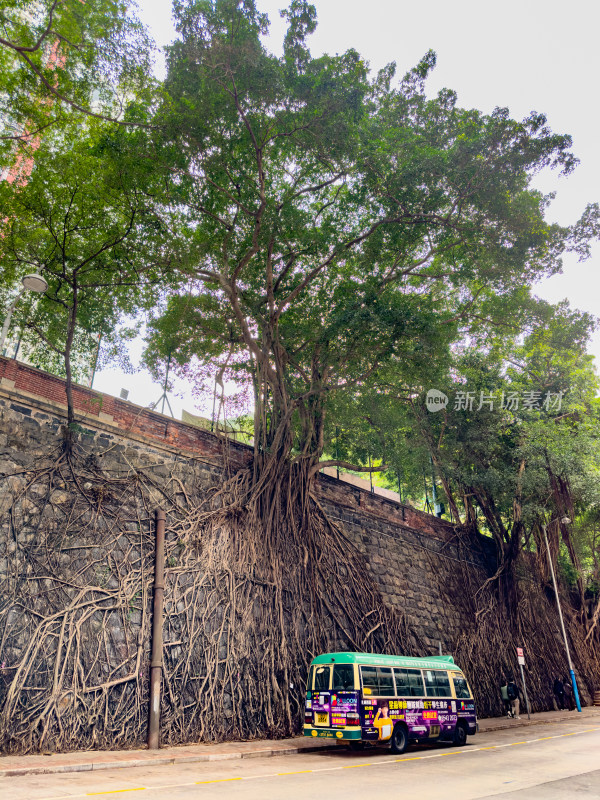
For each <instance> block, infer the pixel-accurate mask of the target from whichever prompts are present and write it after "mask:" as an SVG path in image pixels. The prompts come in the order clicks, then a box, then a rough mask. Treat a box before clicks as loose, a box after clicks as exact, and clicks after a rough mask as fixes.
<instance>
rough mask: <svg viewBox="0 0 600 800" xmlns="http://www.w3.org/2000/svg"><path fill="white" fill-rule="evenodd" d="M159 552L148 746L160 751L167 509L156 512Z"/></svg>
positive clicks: (153, 611) (155, 574) (155, 569)
mask: <svg viewBox="0 0 600 800" xmlns="http://www.w3.org/2000/svg"><path fill="white" fill-rule="evenodd" d="M155 515H156V553H155V559H154V600H153V606H152V656H151V660H150V719H149V722H148V749H149V750H158V739H159V733H160V689H161V683H162V663H163V657H162V656H163V653H162V651H163V604H164V595H165V520H166V516H165V512H164V511H163V510H162V508H157V509H156V512H155Z"/></svg>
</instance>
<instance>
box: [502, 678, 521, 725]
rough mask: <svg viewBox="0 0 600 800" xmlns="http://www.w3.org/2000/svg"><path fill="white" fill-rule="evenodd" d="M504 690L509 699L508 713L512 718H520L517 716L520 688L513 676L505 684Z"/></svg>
mask: <svg viewBox="0 0 600 800" xmlns="http://www.w3.org/2000/svg"><path fill="white" fill-rule="evenodd" d="M506 692H507V694H508V699H509V701H510V714H509V716H511V717H513V719H521V717H520V716H519V706H520V694H521V690H520V689H519V687H518V686H517V684H516V683H515V681H514V678H509V679H508V683H507V684H506Z"/></svg>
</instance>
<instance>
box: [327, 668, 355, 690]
mask: <svg viewBox="0 0 600 800" xmlns="http://www.w3.org/2000/svg"><path fill="white" fill-rule="evenodd" d="M349 689H354V666H353V665H352V664H334V666H333V687H332V691H334V692H343V691H347V690H349Z"/></svg>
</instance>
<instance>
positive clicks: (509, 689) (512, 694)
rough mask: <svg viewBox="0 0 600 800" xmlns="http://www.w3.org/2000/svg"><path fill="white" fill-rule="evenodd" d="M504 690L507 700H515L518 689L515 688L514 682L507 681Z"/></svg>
mask: <svg viewBox="0 0 600 800" xmlns="http://www.w3.org/2000/svg"><path fill="white" fill-rule="evenodd" d="M506 691H507V694H508V699H509V700H516V699H517V697H518V696H519V690H518V689H517V687H516V686H515V684H514V683H509V684H508V686H507V687H506Z"/></svg>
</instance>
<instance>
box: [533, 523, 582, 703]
mask: <svg viewBox="0 0 600 800" xmlns="http://www.w3.org/2000/svg"><path fill="white" fill-rule="evenodd" d="M561 522H562V523H563V524H565V525H568V524H569V522H571V520H570V519H569V518H568V517H564V518H563V519H561ZM542 530H543V531H544V541H545V542H546V552H547V553H548V563H549V564H550V574H551V575H552V584H553V586H554V596H555V597H556V607H557V608H558V616H559V618H560V627H561V629H562V635H563V639H564V642H565V650H566V651H567V661H568V663H569V673H570V675H571V683H572V685H573V695H574V697H575V704H576V705H577V711H581V701H580V699H579V691H578V690H577V681H576V679H575V670H574V669H573V662H572V661H571V651H570V650H569V641H568V639H567V632H566V630H565V621H564V619H563V615H562V608H561V606H560V597H559V595H558V586H557V585H556V575H555V574H554V566H553V564H552V556H551V555H550V545H549V544H548V534H547V533H546V525H545V524H543V525H542Z"/></svg>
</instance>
